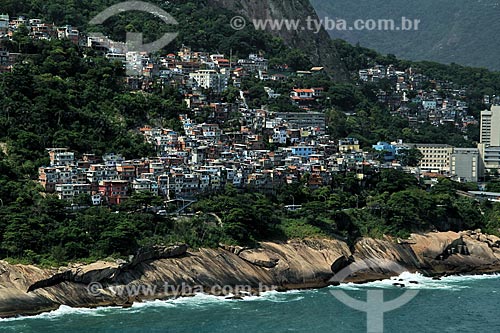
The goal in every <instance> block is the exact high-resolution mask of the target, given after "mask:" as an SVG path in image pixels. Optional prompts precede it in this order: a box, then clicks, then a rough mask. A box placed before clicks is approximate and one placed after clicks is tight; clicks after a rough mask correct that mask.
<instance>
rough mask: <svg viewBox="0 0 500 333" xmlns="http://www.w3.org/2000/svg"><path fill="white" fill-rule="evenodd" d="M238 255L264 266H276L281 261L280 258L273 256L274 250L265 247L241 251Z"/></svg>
mask: <svg viewBox="0 0 500 333" xmlns="http://www.w3.org/2000/svg"><path fill="white" fill-rule="evenodd" d="M238 256H239V257H240V258H241V259H243V260H246V261H248V262H249V263H251V264H253V265H256V266H259V267H264V268H273V267H276V265H278V261H279V258H276V257H275V256H273V253H272V252H270V251H266V250H263V249H255V250H244V251H241V252H240V253H239V254H238Z"/></svg>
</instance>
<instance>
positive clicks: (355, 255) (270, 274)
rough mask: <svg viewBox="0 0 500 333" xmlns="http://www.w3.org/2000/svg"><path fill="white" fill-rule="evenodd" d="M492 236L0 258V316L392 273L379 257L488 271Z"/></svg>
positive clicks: (436, 270) (415, 265)
mask: <svg viewBox="0 0 500 333" xmlns="http://www.w3.org/2000/svg"><path fill="white" fill-rule="evenodd" d="M498 240H499V239H498V238H496V237H494V236H489V235H484V234H478V233H467V232H463V233H454V232H445V233H438V232H436V233H427V234H414V235H412V236H411V238H410V239H408V240H399V241H398V240H395V239H392V238H389V237H386V238H384V239H370V238H362V239H359V240H358V241H357V242H356V243H355V244H354V245H353V246H351V247H349V246H348V244H347V243H345V242H343V241H340V240H332V239H306V240H292V241H288V242H283V243H273V242H263V243H261V244H260V246H259V248H255V249H247V248H239V247H238V248H237V247H231V246H221V247H219V248H217V249H199V250H196V251H189V250H188V247H187V245H186V244H178V245H174V246H171V247H153V248H149V249H145V250H142V251H140V252H139V253H138V254H137V255H136V256H134V257H133V258H131V260H130V261H129V262H128V263H123V262H107V261H99V262H96V263H93V264H90V265H83V264H80V265H72V266H70V267H66V268H59V269H55V268H54V269H42V268H39V267H35V266H31V265H11V264H8V263H6V262H3V261H0V317H6V316H13V315H18V314H28V315H29V314H36V313H40V312H43V311H48V310H52V309H55V308H57V307H59V306H60V305H61V304H65V305H68V306H75V307H96V306H105V305H123V306H129V305H130V304H131V303H132V302H135V301H141V300H148V299H161V298H168V297H173V296H187V295H191V294H192V293H194V292H199V291H200V290H201V291H204V292H208V293H212V294H216V295H225V296H227V295H228V293H229V291H224V289H223V288H222V287H223V286H226V287H227V286H229V287H231V286H233V287H234V286H248V287H250V288H252V289H253V291H252V292H258V291H259V290H261V288H262V287H264V288H265V289H264V290H269V289H276V290H289V289H304V288H319V287H324V286H327V285H330V284H332V282H331V281H332V280H331V279H332V277H334V276H335V275H336V274H337V273H339V272H341V271H342V270H343V269H345V268H346V267H347V268H348V270H349V271H351V272H353V274H351V276H349V278H348V279H347V280H345V281H354V282H365V281H371V280H374V279H382V278H387V277H388V276H391V275H395V274H397V273H398V272H394V271H393V269H391V267H389V268H388V267H384V266H383V265H381V263H383V262H386V261H389V262H393V263H396V264H398V267H404V269H406V270H409V271H420V272H423V273H424V274H427V275H431V276H433V275H438V276H439V275H441V274H447V273H466V272H473V273H481V272H496V271H500V251H499V250H500V249H499V248H498V247H497V244H498ZM366 263H369V265H366ZM363 264H365V265H364V266H363ZM141 286H144V287H145V289H141ZM132 287H133V288H132ZM247 292H248V291H247ZM232 295H233V296H237V297H240V296H239V294H238V293H232Z"/></svg>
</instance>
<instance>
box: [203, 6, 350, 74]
mask: <svg viewBox="0 0 500 333" xmlns="http://www.w3.org/2000/svg"><path fill="white" fill-rule="evenodd" d="M208 5H209V6H214V7H223V8H226V9H228V10H231V11H234V12H235V13H238V14H240V15H243V16H245V17H247V18H249V19H250V20H252V19H277V20H281V19H295V20H301V22H302V23H305V22H304V21H305V20H306V18H307V17H310V18H311V19H316V20H317V22H319V18H318V16H317V14H316V11H315V10H314V8H313V7H312V6H311V4H310V3H309V0H294V1H290V0H259V1H255V0H209V1H208ZM228 23H229V22H228ZM248 24H251V23H250V22H249V23H248ZM304 27H305V26H304ZM268 32H269V33H271V34H273V35H276V36H278V37H280V38H282V39H283V40H284V41H285V43H286V44H287V45H288V46H290V47H293V48H297V49H300V50H302V51H304V52H305V53H306V54H307V55H308V56H309V59H310V60H311V62H312V63H313V64H314V65H316V66H324V67H325V69H326V70H327V72H328V73H329V74H330V75H331V76H332V77H333V79H334V80H336V81H346V80H347V79H348V76H349V74H348V71H347V69H346V67H345V65H344V63H343V60H342V59H341V57H340V55H339V54H338V52H337V50H336V49H335V47H334V46H333V44H332V43H331V37H330V36H329V35H328V33H327V32H326V31H325V30H324V29H323V28H321V30H320V31H318V32H316V31H308V29H305V30H302V29H299V30H298V31H294V30H287V29H280V30H270V29H269V30H268Z"/></svg>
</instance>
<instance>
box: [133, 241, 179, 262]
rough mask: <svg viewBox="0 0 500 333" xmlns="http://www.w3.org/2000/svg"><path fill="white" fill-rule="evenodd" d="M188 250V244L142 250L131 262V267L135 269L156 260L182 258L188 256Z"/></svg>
mask: <svg viewBox="0 0 500 333" xmlns="http://www.w3.org/2000/svg"><path fill="white" fill-rule="evenodd" d="M187 250H188V245H187V244H177V245H172V246H152V247H150V248H142V249H140V250H139V252H138V253H137V254H136V255H135V256H133V258H132V260H130V263H129V266H130V267H134V266H136V265H138V264H140V263H141V262H144V261H148V260H156V259H166V258H174V257H180V256H182V255H184V254H186V252H187Z"/></svg>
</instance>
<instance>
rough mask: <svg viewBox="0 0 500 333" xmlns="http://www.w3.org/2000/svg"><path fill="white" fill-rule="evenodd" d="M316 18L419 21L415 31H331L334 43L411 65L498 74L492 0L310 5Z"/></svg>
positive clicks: (316, 0)
mask: <svg viewBox="0 0 500 333" xmlns="http://www.w3.org/2000/svg"><path fill="white" fill-rule="evenodd" d="M311 3H312V4H313V6H314V7H315V8H316V10H317V12H318V14H319V16H320V17H325V16H327V17H330V18H342V19H346V20H348V21H349V22H353V21H354V20H356V19H386V18H387V19H394V20H396V22H400V20H401V17H402V16H405V17H407V18H411V19H420V20H421V23H420V29H419V30H418V31H410V32H409V31H330V35H331V36H332V37H333V38H341V39H345V40H347V41H349V42H351V43H353V44H355V43H358V42H359V43H360V44H361V45H362V46H365V47H369V48H373V49H376V50H377V51H380V52H382V53H391V54H395V55H397V56H399V57H403V58H407V59H411V60H433V61H438V62H444V63H452V62H454V63H458V64H463V65H469V66H479V67H486V68H490V69H496V70H498V69H500V58H499V57H498V45H497V43H496V42H495V41H496V35H497V33H498V32H499V31H500V22H499V21H498V14H499V13H500V5H499V4H498V1H496V0H472V1H471V0H441V1H431V0H420V1H418V2H415V3H408V2H403V1H400V0H335V1H332V0H311Z"/></svg>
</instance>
